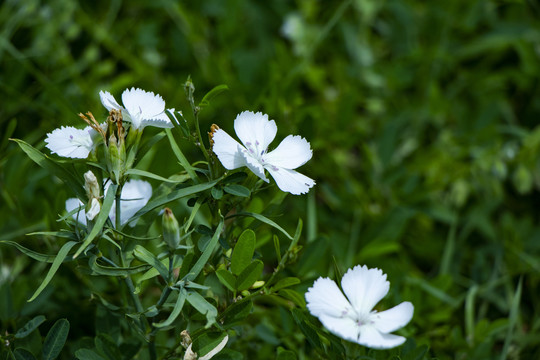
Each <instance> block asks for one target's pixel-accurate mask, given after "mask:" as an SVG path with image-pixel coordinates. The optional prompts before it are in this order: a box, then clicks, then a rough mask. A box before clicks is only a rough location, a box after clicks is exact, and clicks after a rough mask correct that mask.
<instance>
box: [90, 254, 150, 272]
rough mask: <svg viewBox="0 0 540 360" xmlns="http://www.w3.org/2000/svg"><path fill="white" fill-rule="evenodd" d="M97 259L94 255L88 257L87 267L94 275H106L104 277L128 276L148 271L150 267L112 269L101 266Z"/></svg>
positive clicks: (111, 267)
mask: <svg viewBox="0 0 540 360" xmlns="http://www.w3.org/2000/svg"><path fill="white" fill-rule="evenodd" d="M97 259H98V257H97V256H96V255H92V256H90V259H89V260H88V266H90V269H92V271H93V272H94V274H95V275H106V276H123V277H125V276H129V275H131V274H137V273H140V272H143V271H147V270H148V269H150V267H151V266H150V265H138V266H133V267H113V266H103V265H100V264H99V263H98V262H97Z"/></svg>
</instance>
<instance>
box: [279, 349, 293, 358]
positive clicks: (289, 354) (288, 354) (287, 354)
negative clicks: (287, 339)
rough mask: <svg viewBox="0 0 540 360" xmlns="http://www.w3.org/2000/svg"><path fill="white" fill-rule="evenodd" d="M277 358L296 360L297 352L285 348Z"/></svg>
mask: <svg viewBox="0 0 540 360" xmlns="http://www.w3.org/2000/svg"><path fill="white" fill-rule="evenodd" d="M276 359H277V360H296V359H297V357H296V354H295V353H294V352H292V351H290V350H283V351H281V352H280V353H279V354H278V356H277V358H276Z"/></svg>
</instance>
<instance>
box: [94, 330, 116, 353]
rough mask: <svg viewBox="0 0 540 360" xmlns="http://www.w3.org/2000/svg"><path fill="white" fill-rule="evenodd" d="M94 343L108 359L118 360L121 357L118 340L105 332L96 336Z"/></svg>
mask: <svg viewBox="0 0 540 360" xmlns="http://www.w3.org/2000/svg"><path fill="white" fill-rule="evenodd" d="M94 343H95V344H96V349H97V351H98V353H99V354H101V355H102V356H103V357H105V359H108V360H118V359H120V358H121V355H120V351H119V350H118V345H117V344H116V342H115V341H114V340H113V339H112V338H111V337H110V336H109V335H108V334H104V333H100V334H98V336H96V338H95V340H94Z"/></svg>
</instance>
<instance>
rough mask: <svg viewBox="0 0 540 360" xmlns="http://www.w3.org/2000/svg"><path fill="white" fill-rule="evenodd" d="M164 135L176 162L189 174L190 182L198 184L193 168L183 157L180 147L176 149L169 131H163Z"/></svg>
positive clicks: (176, 145) (174, 141)
mask: <svg viewBox="0 0 540 360" xmlns="http://www.w3.org/2000/svg"><path fill="white" fill-rule="evenodd" d="M165 133H166V134H167V137H168V138H169V143H170V145H171V149H172V151H173V153H174V155H175V156H176V158H177V159H178V161H179V162H180V165H182V167H183V168H184V169H185V170H186V172H187V173H188V174H189V176H190V177H191V180H193V182H194V183H195V184H198V183H199V177H198V176H197V173H196V172H195V169H194V168H193V166H191V164H190V163H189V161H188V160H187V159H186V157H185V156H184V153H183V152H182V150H180V147H178V144H177V143H176V140H175V139H174V136H173V134H172V132H171V129H165Z"/></svg>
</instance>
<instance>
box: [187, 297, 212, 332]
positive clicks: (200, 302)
mask: <svg viewBox="0 0 540 360" xmlns="http://www.w3.org/2000/svg"><path fill="white" fill-rule="evenodd" d="M187 301H188V302H189V303H190V304H191V305H192V306H193V307H194V308H195V309H197V311H198V312H200V313H201V314H203V315H205V316H206V325H205V326H204V327H205V328H206V329H208V328H209V327H210V326H212V325H213V324H214V323H215V322H216V316H217V309H216V307H215V306H214V305H212V304H210V303H209V302H208V301H207V300H206V299H205V298H204V297H203V296H202V295H201V294H199V293H198V292H196V291H188V292H187Z"/></svg>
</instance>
